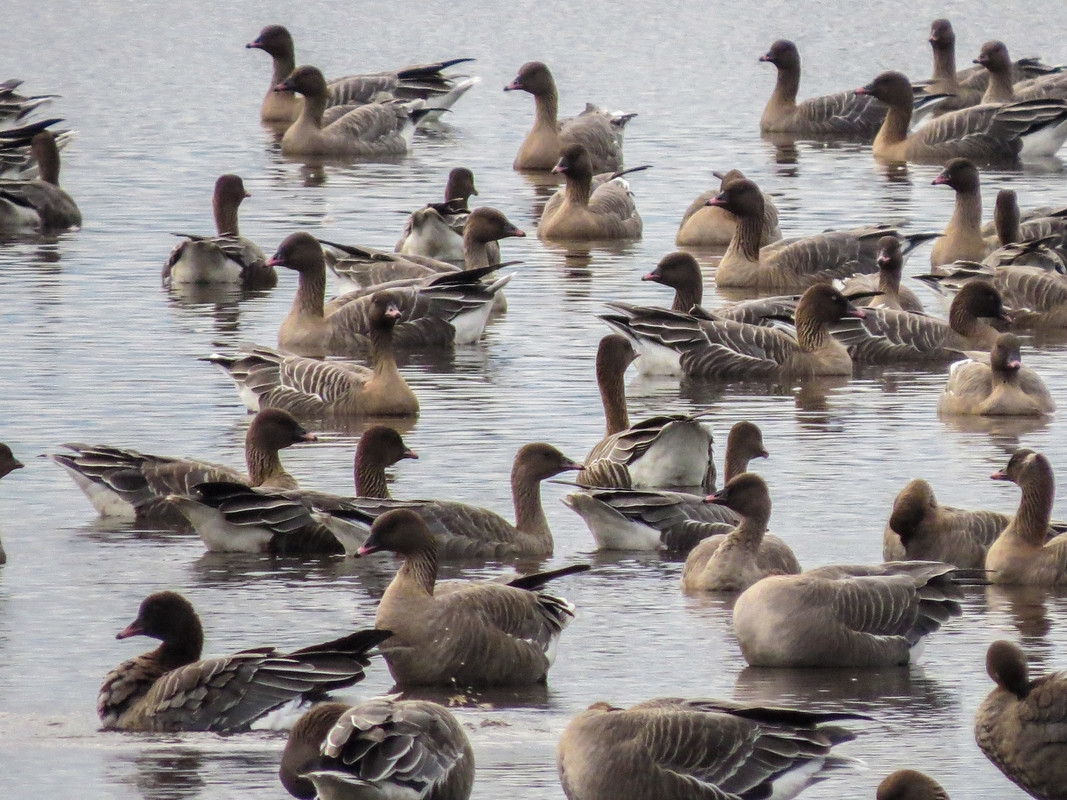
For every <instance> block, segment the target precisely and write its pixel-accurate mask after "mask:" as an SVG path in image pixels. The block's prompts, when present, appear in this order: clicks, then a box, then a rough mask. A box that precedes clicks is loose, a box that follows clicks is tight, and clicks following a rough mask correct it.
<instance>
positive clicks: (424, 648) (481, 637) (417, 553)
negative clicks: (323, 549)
mask: <svg viewBox="0 0 1067 800" xmlns="http://www.w3.org/2000/svg"><path fill="white" fill-rule="evenodd" d="M380 550H386V551H390V552H393V553H396V554H397V555H399V556H400V557H401V558H403V564H402V565H401V567H400V569H399V570H398V571H397V573H396V577H395V578H393V581H392V583H390V584H389V588H388V589H386V590H385V594H384V595H382V600H381V603H379V605H378V613H377V614H376V615H375V618H374V622H375V625H376V626H378V627H379V628H382V629H384V630H389V631H392V632H393V636H392V637H391V641H390V640H387V641H390V643H389V644H388V645H386V646H383V647H382V654H383V655H384V656H385V661H386V663H387V664H388V665H389V673H390V674H391V675H392V676H393V680H395V681H396V683H397V685H398V686H402V687H403V686H427V685H436V686H457V687H484V686H526V685H530V684H534V683H544V682H545V681H546V679H547V678H548V668H549V667H550V666H551V665H552V662H553V661H554V660H555V656H556V641H557V640H558V639H559V635H560V633H562V631H563V629H564V628H565V627H567V625H568V624H569V623H570V621H571V619H572V618H573V617H574V606H572V605H571V604H570V603H568V602H567V601H566V600H564V599H562V598H559V597H554V596H552V595H549V594H544V593H542V592H539V591H536V590H535V589H536V588H538V587H539V586H540V585H541V583H540V582H539V580H540V578H541V577H542V576H539V575H536V576H526V577H524V578H519V579H516V581H513V582H512V583H510V584H504V583H496V582H484V581H478V582H473V581H449V582H446V583H444V584H442V585H440V586H437V585H436V584H437V539H436V537H435V536H434V535H433V534H432V533H431V532H430V529H429V528H428V527H427V526H426V523H425V522H424V521H423V519H422V517H420V516H419V515H418V514H417V513H415V512H414V511H412V510H411V509H394V510H392V511H389V512H387V513H385V514H382V515H381V516H380V517H378V519H376V520H375V521H374V525H373V526H372V527H371V532H370V536H368V537H367V540H366V542H364V544H363V546H362V547H360V548H359V551H358V553H357V555H359V556H364V555H367V554H368V553H374V552H378V551H380ZM582 567H585V568H586V569H588V567H587V566H586V565H578V566H577V567H570V568H565V569H564V570H562V571H557V572H556V573H545V574H544V577H545V578H546V579H547V578H548V577H550V576H551V577H555V576H557V575H559V574H569V573H570V572H574V571H578V570H580V569H581V568H582ZM529 581H532V586H531V588H521V587H522V586H523V585H524V582H529ZM383 645H384V643H383Z"/></svg>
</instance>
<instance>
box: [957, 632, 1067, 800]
mask: <svg viewBox="0 0 1067 800" xmlns="http://www.w3.org/2000/svg"><path fill="white" fill-rule="evenodd" d="M985 664H986V672H987V673H989V677H990V678H992V679H993V682H994V683H995V684H996V685H997V687H996V688H995V689H993V691H991V692H990V693H989V694H988V695H986V698H985V700H983V701H982V703H981V705H979V706H978V710H977V711H976V712H975V715H974V739H975V741H976V742H977V743H978V749H979V750H981V751H982V753H984V754H985V757H986V758H988V759H989V760H990V761H992V762H993V764H994V765H995V766H996V767H997V769H999V770H1000V771H1001V772H1003V773H1004V775H1005V777H1007V778H1008V780H1010V781H1011V782H1012V783H1014V784H1015V785H1016V786H1018V787H1019V788H1021V789H1022V790H1023V791H1024V792H1026V793H1027V794H1028V795H1030V796H1031V797H1037V798H1040V800H1059V798H1062V797H1063V787H1064V786H1065V785H1067V739H1065V737H1064V735H1063V730H1064V727H1065V725H1067V676H1065V675H1064V673H1062V672H1053V673H1050V674H1048V675H1044V676H1042V677H1040V678H1034V679H1031V678H1030V674H1029V669H1028V667H1027V663H1026V654H1025V653H1023V651H1022V649H1020V648H1019V646H1018V645H1016V644H1014V643H1012V642H1008V641H1004V640H1001V641H997V642H993V644H991V645H990V646H989V650H988V651H987V652H986V661H985Z"/></svg>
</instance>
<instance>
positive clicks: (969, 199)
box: [930, 158, 992, 267]
mask: <svg viewBox="0 0 1067 800" xmlns="http://www.w3.org/2000/svg"><path fill="white" fill-rule="evenodd" d="M933 185H934V186H948V187H949V188H951V189H952V190H953V191H954V192H955V193H956V204H955V207H954V208H953V210H952V217H951V218H950V219H949V221H948V225H946V226H945V231H944V233H943V234H942V235H941V236H940V238H938V239H936V240H935V241H934V246H933V248H932V249H931V250H930V265H931V266H934V267H939V266H941V265H942V264H948V263H949V262H952V261H959V260H967V261H981V260H982V259H983V258H985V257H986V255H988V253H989V251H990V250H991V249H992V248H991V247H990V246H989V245H988V244H987V243H986V240H985V238H984V237H983V236H982V194H981V188H980V184H979V178H978V168H977V167H976V166H975V165H974V163H973V162H971V161H969V160H968V159H966V158H953V159H952V160H950V161H949V162H948V163H946V164H945V168H944V169H943V170H942V171H941V174H939V175H938V176H937V177H936V178H934V180H933Z"/></svg>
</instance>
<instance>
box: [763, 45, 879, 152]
mask: <svg viewBox="0 0 1067 800" xmlns="http://www.w3.org/2000/svg"><path fill="white" fill-rule="evenodd" d="M759 60H760V61H765V62H767V63H769V64H774V66H775V67H776V68H777V69H778V80H777V82H776V83H775V85H774V93H773V94H771V99H770V100H768V101H767V105H766V107H765V108H764V109H763V116H762V117H760V131H761V132H763V133H795V134H801V135H813V136H857V137H863V138H868V139H869V138H872V137H873V136H874V135H875V134H876V133H877V132H878V128H879V126H880V125H881V124H882V120H883V119H885V114H886V109H885V106H883V105H881V104H880V103H876V102H874V100H873V98H870V97H857V96H856V95H855V93H853V92H848V91H845V92H837V93H835V94H828V95H824V96H822V97H812V98H809V99H807V100H804V101H802V102H800V103H797V89H798V88H799V87H800V53H799V52H797V46H796V45H795V44H793V43H792V42H790V41H788V40H786V39H779V40H778V41H776V42H775V43H774V44H772V45H771V49H770V50H768V51H767V52H766V53H765V54H764V55H762V56H760V59H759Z"/></svg>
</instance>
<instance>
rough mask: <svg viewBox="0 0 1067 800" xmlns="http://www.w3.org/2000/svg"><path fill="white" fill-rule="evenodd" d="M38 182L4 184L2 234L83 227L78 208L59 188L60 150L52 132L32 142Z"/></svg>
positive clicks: (0, 187) (0, 213)
mask: <svg viewBox="0 0 1067 800" xmlns="http://www.w3.org/2000/svg"><path fill="white" fill-rule="evenodd" d="M30 152H31V154H32V155H33V158H34V160H35V161H36V162H37V173H38V175H37V178H35V179H33V180H13V181H0V232H5V233H14V232H18V231H23V230H35V231H39V232H42V233H49V232H56V231H64V230H66V229H68V228H77V227H80V226H81V224H82V215H81V211H79V210H78V206H77V204H76V203H75V202H74V200H72V199H71V197H70V195H69V194H67V193H66V192H65V191H63V190H62V189H61V188H60V187H59V148H58V147H57V146H56V138H55V136H54V135H53V134H52V133H51V132H50V131H41V132H40V133H37V134H36V135H34V137H33V139H32V140H31V141H30Z"/></svg>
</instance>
